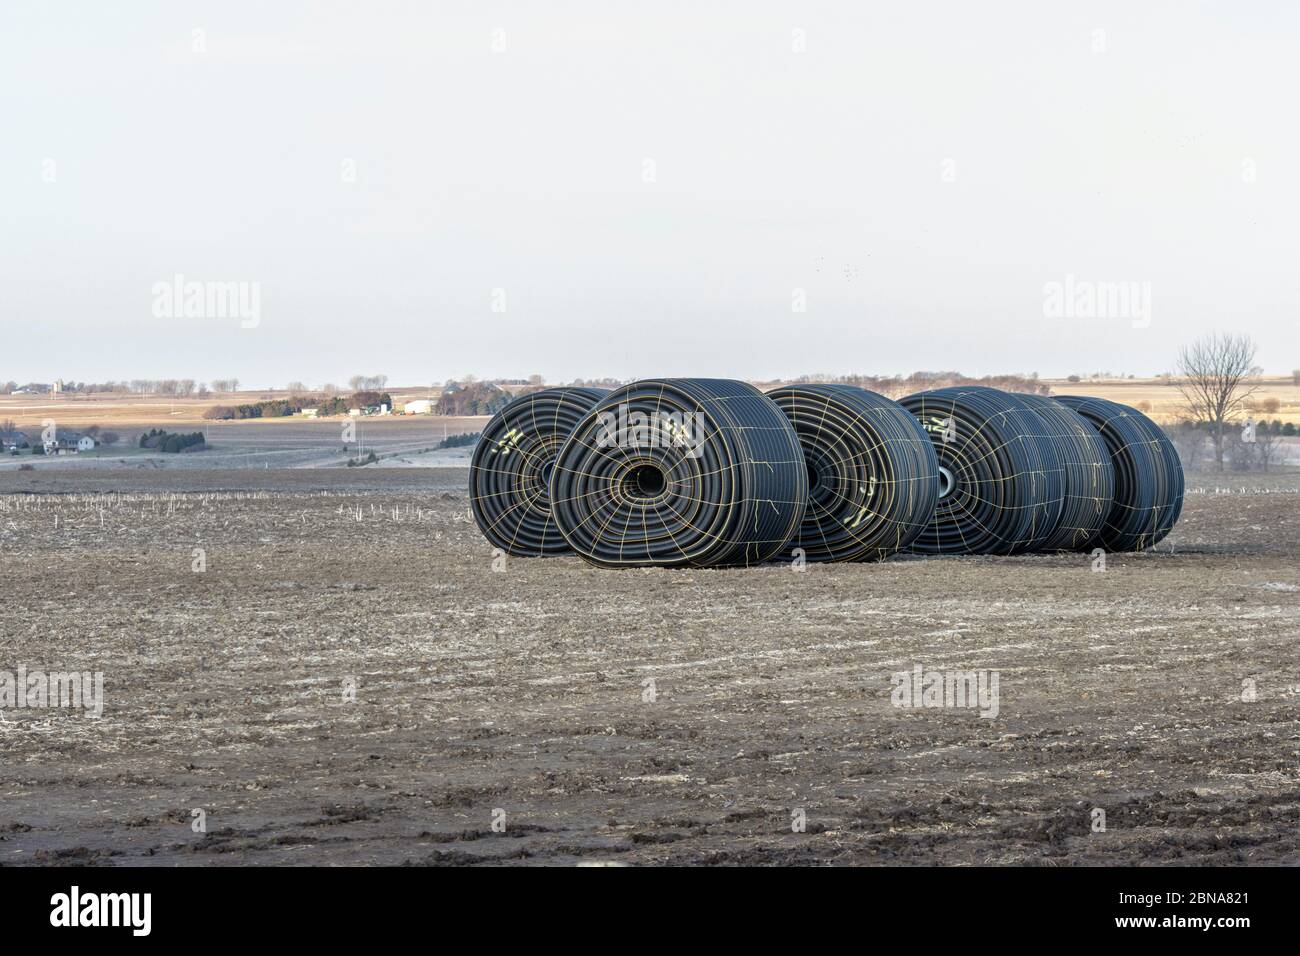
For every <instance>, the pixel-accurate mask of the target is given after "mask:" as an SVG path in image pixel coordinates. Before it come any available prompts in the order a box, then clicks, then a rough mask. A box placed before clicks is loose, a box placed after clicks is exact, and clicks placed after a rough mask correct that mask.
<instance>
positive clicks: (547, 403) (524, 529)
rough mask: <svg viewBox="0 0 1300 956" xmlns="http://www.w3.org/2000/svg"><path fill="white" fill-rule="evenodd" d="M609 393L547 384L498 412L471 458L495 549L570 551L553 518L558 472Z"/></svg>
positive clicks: (476, 493)
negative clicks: (569, 443)
mask: <svg viewBox="0 0 1300 956" xmlns="http://www.w3.org/2000/svg"><path fill="white" fill-rule="evenodd" d="M607 394H609V393H608V391H607V390H606V389H600V388H547V389H543V390H541V391H538V392H532V393H530V394H527V395H521V396H520V397H519V398H516V399H515V400H514V401H512V402H511V403H510V404H509V405H507V406H506V407H505V408H503V409H501V411H499V412H497V413H496V414H495V415H493V416H492V419H491V421H489V422H488V423H487V426H486V427H485V428H484V429H483V434H482V436H481V437H480V438H479V442H478V445H477V446H476V447H475V448H474V454H473V457H472V458H471V460H470V466H469V504H470V510H471V511H472V512H473V515H474V520H475V522H477V523H478V526H479V530H481V531H482V532H483V535H484V537H486V538H487V539H488V541H490V542H491V543H492V544H493V545H494V546H495V547H498V548H500V549H501V550H502V551H505V552H506V553H507V554H513V555H518V556H520V557H530V558H534V557H549V556H552V555H558V554H568V553H570V552H569V546H568V545H567V544H565V542H564V537H563V536H562V535H561V534H560V532H559V530H558V529H557V528H556V527H555V522H554V520H553V518H552V516H551V495H550V477H551V470H552V468H553V466H554V463H555V456H556V455H557V454H558V453H559V451H560V446H561V445H562V444H563V443H564V440H565V439H566V438H568V437H569V432H571V431H572V430H573V427H574V426H575V425H577V424H578V422H579V421H581V420H582V417H583V416H584V415H585V414H586V413H587V412H588V411H589V410H590V409H591V407H592V406H593V405H595V404H596V403H597V402H599V401H600V400H601V399H602V398H604V397H605V396H606V395H607Z"/></svg>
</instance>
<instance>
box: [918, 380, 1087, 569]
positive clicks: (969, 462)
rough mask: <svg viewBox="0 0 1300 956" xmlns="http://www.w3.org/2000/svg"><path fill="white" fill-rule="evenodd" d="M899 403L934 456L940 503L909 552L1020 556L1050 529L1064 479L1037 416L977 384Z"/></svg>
mask: <svg viewBox="0 0 1300 956" xmlns="http://www.w3.org/2000/svg"><path fill="white" fill-rule="evenodd" d="M899 404H900V405H902V406H903V407H904V408H906V409H907V410H908V411H909V412H911V413H912V414H913V415H915V416H916V418H917V420H918V421H920V423H921V427H922V428H924V429H925V430H926V432H927V433H928V434H929V436H930V441H931V444H933V446H934V450H935V454H936V455H937V456H938V458H939V503H938V505H937V506H936V508H935V513H934V516H933V517H932V518H931V520H930V521H929V523H928V524H927V525H926V527H925V528H924V529H923V530H922V531H921V533H920V534H919V535H918V536H917V538H916V540H915V541H913V542H912V548H911V550H912V551H915V552H918V553H921V554H1019V553H1023V552H1026V551H1033V550H1035V549H1036V548H1037V547H1039V546H1040V545H1041V544H1042V543H1043V542H1044V541H1046V540H1047V539H1048V538H1049V537H1050V536H1051V535H1052V534H1053V533H1054V532H1055V530H1056V527H1057V525H1058V524H1059V522H1060V518H1061V512H1062V510H1063V507H1064V497H1063V484H1064V483H1063V480H1062V474H1061V464H1060V460H1059V458H1058V456H1057V453H1056V449H1055V446H1054V445H1053V443H1052V441H1051V438H1050V436H1049V434H1048V429H1047V426H1046V425H1045V424H1044V423H1043V420H1042V418H1041V416H1039V415H1038V414H1037V413H1035V412H1033V411H1032V410H1030V409H1029V407H1028V406H1026V405H1025V404H1023V403H1022V402H1019V401H1017V400H1016V398H1015V396H1013V395H1009V394H1007V393H1006V392H1000V391H998V390H996V389H992V388H986V387H984V386H957V387H952V388H939V389H933V390H931V391H926V392H917V393H916V394H914V395H908V396H907V397H906V398H903V399H901V400H900V401H899Z"/></svg>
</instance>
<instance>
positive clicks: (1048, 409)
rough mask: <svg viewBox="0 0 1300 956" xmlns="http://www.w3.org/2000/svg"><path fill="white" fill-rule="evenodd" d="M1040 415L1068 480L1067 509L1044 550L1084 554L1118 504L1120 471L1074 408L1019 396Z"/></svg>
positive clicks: (1044, 398)
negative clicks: (1112, 508) (1081, 550)
mask: <svg viewBox="0 0 1300 956" xmlns="http://www.w3.org/2000/svg"><path fill="white" fill-rule="evenodd" d="M1015 398H1017V399H1019V400H1020V401H1021V402H1022V403H1023V404H1025V405H1028V406H1029V407H1030V408H1031V409H1033V410H1034V411H1035V412H1037V413H1038V415H1039V417H1040V418H1041V419H1042V420H1043V422H1044V423H1045V424H1046V425H1047V426H1048V429H1049V432H1050V433H1051V435H1052V436H1053V441H1054V442H1055V444H1056V452H1057V457H1058V458H1059V459H1060V461H1061V470H1062V473H1063V474H1064V478H1065V506H1064V507H1063V508H1062V509H1061V520H1060V523H1059V524H1058V525H1057V527H1056V531H1055V532H1054V533H1053V534H1051V535H1050V536H1049V537H1048V538H1047V540H1046V541H1044V542H1043V543H1042V544H1040V545H1039V546H1038V548H1037V550H1039V551H1078V550H1080V549H1081V548H1083V547H1084V545H1086V544H1087V543H1088V542H1089V541H1091V540H1092V539H1093V538H1094V537H1095V536H1096V534H1097V532H1099V531H1100V530H1101V528H1102V525H1103V524H1105V522H1106V516H1107V515H1109V514H1110V509H1111V505H1112V504H1113V503H1114V500H1115V469H1114V467H1112V465H1111V461H1110V450H1109V449H1108V448H1107V447H1106V443H1105V442H1104V441H1103V440H1102V438H1101V436H1100V435H1099V434H1097V429H1095V428H1093V427H1092V425H1091V424H1090V423H1089V422H1088V421H1087V419H1085V418H1084V417H1083V416H1082V415H1080V414H1079V413H1078V412H1076V411H1075V410H1074V409H1072V408H1069V407H1068V406H1066V405H1062V404H1061V403H1060V402H1057V401H1054V400H1052V399H1051V398H1048V397H1047V396H1045V395H1026V394H1020V393H1015Z"/></svg>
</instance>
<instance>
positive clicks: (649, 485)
mask: <svg viewBox="0 0 1300 956" xmlns="http://www.w3.org/2000/svg"><path fill="white" fill-rule="evenodd" d="M807 497H808V477H807V471H806V468H805V465H804V458H803V452H802V450H801V449H800V447H799V440H798V438H797V436H796V435H795V431H794V428H793V427H792V426H791V425H790V423H789V421H787V420H786V417H785V416H784V415H783V414H781V411H780V409H778V408H777V407H776V405H774V404H773V403H772V402H771V401H770V400H768V399H767V398H766V397H765V396H764V395H763V394H762V393H761V392H760V391H758V389H756V388H754V387H753V386H752V385H748V384H746V383H744V382H737V381H730V380H727V379H648V380H645V381H640V382H634V383H632V384H631V385H627V386H624V387H623V388H619V389H616V390H614V391H613V392H611V393H610V394H609V395H608V396H606V397H605V398H604V399H603V400H602V401H601V402H600V403H599V404H598V405H596V406H595V407H594V408H592V409H591V410H590V411H589V412H588V413H587V415H586V416H585V417H584V418H583V420H582V421H581V422H580V423H579V424H578V426H577V427H576V428H575V429H574V431H573V433H572V435H570V436H569V439H568V441H566V442H565V444H564V447H563V448H562V449H561V451H560V454H559V457H558V458H557V459H556V462H555V469H554V473H553V475H552V478H551V501H552V508H553V510H554V513H555V519H556V524H557V526H558V527H559V529H560V532H561V534H563V536H564V538H565V540H566V541H567V542H568V543H569V546H570V548H572V549H573V550H574V551H575V552H577V553H578V554H579V555H580V556H582V557H583V558H584V559H586V560H587V561H589V562H590V563H592V564H594V565H597V566H599V567H608V568H620V567H638V566H650V565H657V566H668V567H673V566H689V567H724V566H744V565H753V564H759V563H762V562H764V561H768V560H770V559H771V558H773V557H775V556H776V555H777V554H778V553H779V552H780V551H781V549H782V548H783V547H785V545H786V542H788V541H789V540H790V538H791V537H792V536H793V535H794V532H795V529H796V528H798V526H799V522H800V521H801V520H802V518H803V514H804V508H805V503H806V500H807Z"/></svg>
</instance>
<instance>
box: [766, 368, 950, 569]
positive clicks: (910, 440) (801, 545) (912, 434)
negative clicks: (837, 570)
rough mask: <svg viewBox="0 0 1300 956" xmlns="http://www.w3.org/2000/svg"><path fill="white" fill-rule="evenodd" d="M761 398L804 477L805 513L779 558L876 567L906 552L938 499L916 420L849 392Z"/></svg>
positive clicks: (793, 392) (831, 388)
mask: <svg viewBox="0 0 1300 956" xmlns="http://www.w3.org/2000/svg"><path fill="white" fill-rule="evenodd" d="M767 397H768V398H770V399H771V400H772V401H773V402H775V403H776V406H777V407H778V408H779V409H781V411H782V412H783V413H784V414H785V417H786V418H787V419H789V421H790V424H791V425H793V426H794V430H795V434H797V435H798V437H799V444H800V446H801V447H802V449H803V455H804V463H805V466H806V470H807V473H808V507H807V510H806V511H805V512H804V516H803V521H802V522H801V523H800V524H799V528H798V530H797V531H796V533H795V536H794V538H792V539H791V541H790V543H789V544H788V545H787V546H786V548H785V550H784V556H786V557H792V556H796V553H801V554H802V556H803V557H804V558H805V559H806V560H808V561H861V560H880V559H882V558H886V557H888V556H889V555H891V554H894V553H895V552H898V551H902V550H904V549H905V548H907V547H908V546H909V545H911V543H912V542H913V541H914V540H915V539H916V536H917V535H919V534H920V533H921V531H922V530H923V529H924V528H925V526H926V524H927V523H928V522H929V521H930V519H931V517H932V516H933V515H934V508H935V505H936V503H937V502H938V498H939V461H938V459H937V458H936V456H935V453H934V448H933V446H932V445H931V444H930V438H929V436H928V435H927V434H926V433H925V431H924V430H923V429H922V428H921V425H920V423H919V422H918V421H917V420H916V417H915V416H913V415H912V414H911V413H910V412H908V411H907V410H906V409H904V408H903V407H902V406H901V405H899V404H898V403H897V402H895V401H893V400H891V399H888V398H886V397H885V396H883V395H878V394H877V393H875V392H872V391H868V390H867V389H865V388H859V387H858V386H856V385H835V384H812V385H787V386H784V387H782V388H777V389H774V390H772V391H770V392H768V393H767Z"/></svg>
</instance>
